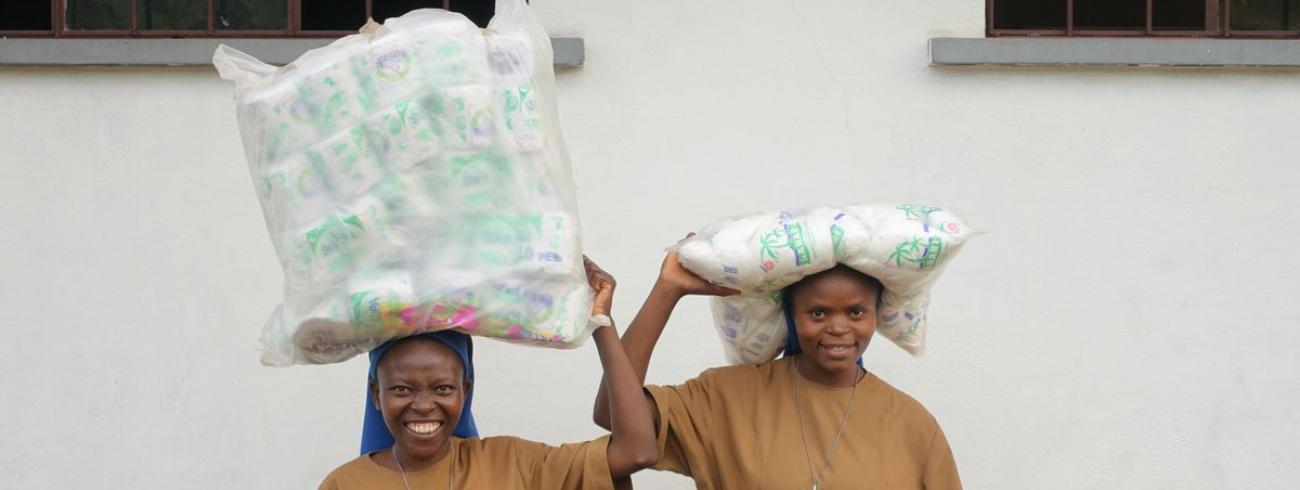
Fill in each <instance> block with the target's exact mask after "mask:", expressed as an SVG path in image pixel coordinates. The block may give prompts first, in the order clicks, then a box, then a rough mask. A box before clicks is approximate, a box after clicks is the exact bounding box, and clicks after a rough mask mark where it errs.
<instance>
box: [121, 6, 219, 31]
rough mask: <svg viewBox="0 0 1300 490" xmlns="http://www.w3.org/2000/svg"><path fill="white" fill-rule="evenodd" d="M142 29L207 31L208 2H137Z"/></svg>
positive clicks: (136, 8) (137, 11)
mask: <svg viewBox="0 0 1300 490" xmlns="http://www.w3.org/2000/svg"><path fill="white" fill-rule="evenodd" d="M135 13H136V17H137V19H136V21H137V24H136V25H138V26H140V29H156V30H169V31H183V30H207V28H208V0H136V7H135Z"/></svg>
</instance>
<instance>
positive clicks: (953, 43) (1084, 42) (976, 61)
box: [930, 38, 1300, 67]
mask: <svg viewBox="0 0 1300 490" xmlns="http://www.w3.org/2000/svg"><path fill="white" fill-rule="evenodd" d="M930 65H931V66H967V65H996V66H1223V67H1300V41H1297V40H1294V39H1290V40H1283V39H1151V38H1145V39H1117V38H1100V39H1098V38H1094V39H1079V38H932V39H930Z"/></svg>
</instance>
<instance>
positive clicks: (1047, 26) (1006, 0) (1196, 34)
mask: <svg viewBox="0 0 1300 490" xmlns="http://www.w3.org/2000/svg"><path fill="white" fill-rule="evenodd" d="M985 31H986V34H987V35H988V36H989V37H1026V36H1031V37H1032V36H1038V37H1171V38H1177V37H1189V38H1300V0H985Z"/></svg>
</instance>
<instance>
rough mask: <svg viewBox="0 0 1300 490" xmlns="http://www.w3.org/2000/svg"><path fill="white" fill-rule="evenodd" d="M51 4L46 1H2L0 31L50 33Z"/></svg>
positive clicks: (0, 2) (0, 0)
mask: <svg viewBox="0 0 1300 490" xmlns="http://www.w3.org/2000/svg"><path fill="white" fill-rule="evenodd" d="M50 29H53V24H52V23H51V22H50V2H48V1H46V0H0V31H6V30H14V31H48V30H50Z"/></svg>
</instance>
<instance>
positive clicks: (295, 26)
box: [0, 0, 451, 39]
mask: <svg viewBox="0 0 1300 490" xmlns="http://www.w3.org/2000/svg"><path fill="white" fill-rule="evenodd" d="M67 1H68V0H49V3H50V29H49V30H0V38H2V37H13V38H38V39H70V38H71V39H95V38H101V39H103V38H108V39H121V38H146V39H147V38H187V39H205V38H250V39H255V38H336V37H343V36H346V35H349V34H355V33H356V31H355V30H353V31H337V30H303V29H302V8H301V3H302V2H301V1H300V0H285V2H284V6H285V14H286V24H285V25H286V29H281V30H232V29H216V24H215V22H216V13H215V11H214V10H215V7H214V6H215V4H216V0H207V4H208V9H207V21H208V27H207V29H205V30H198V29H195V30H175V29H140V18H139V11H138V10H137V5H138V4H139V3H140V0H130V2H131V14H130V15H131V28H130V29H76V30H73V29H68V28H67V15H66V14H67ZM364 1H365V4H366V5H365V6H366V10H365V12H366V16H365V18H367V19H369V18H371V17H372V15H371V14H372V13H373V12H374V9H373V6H374V5H373V3H374V0H364ZM450 7H451V0H442V8H443V9H444V10H450V9H451V8H450ZM358 27H360V26H358Z"/></svg>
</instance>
